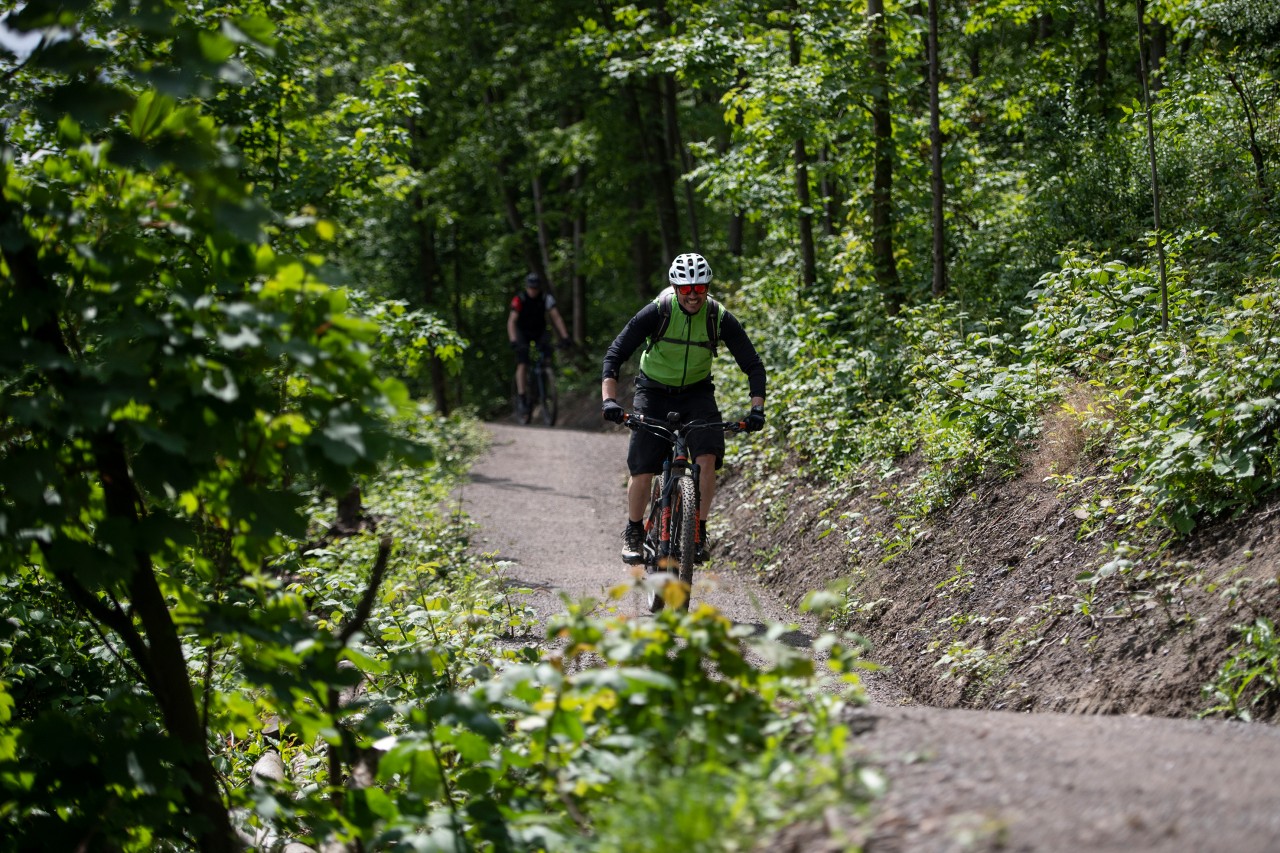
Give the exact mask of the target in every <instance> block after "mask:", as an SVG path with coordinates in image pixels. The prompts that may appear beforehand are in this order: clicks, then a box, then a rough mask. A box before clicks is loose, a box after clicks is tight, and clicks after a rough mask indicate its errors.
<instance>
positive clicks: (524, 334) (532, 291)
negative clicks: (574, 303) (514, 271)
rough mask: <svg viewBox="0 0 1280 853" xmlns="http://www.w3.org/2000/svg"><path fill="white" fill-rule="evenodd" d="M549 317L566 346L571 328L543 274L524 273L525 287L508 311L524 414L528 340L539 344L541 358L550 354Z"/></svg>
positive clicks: (508, 325) (519, 404)
mask: <svg viewBox="0 0 1280 853" xmlns="http://www.w3.org/2000/svg"><path fill="white" fill-rule="evenodd" d="M548 319H550V320H551V324H552V325H553V326H555V329H556V332H557V333H559V335H560V342H561V344H562V345H564V346H567V345H568V343H569V331H568V330H567V329H566V328H565V325H564V320H563V319H561V317H560V311H559V309H557V308H556V298H555V297H554V296H552V295H551V294H550V293H546V292H545V288H544V286H543V281H542V276H541V275H539V274H538V273H536V272H531V273H529V274H528V275H526V276H525V277H524V291H523V292H522V293H517V294H516V295H515V296H514V297H512V299H511V311H510V312H508V314H507V339H508V340H509V341H510V342H511V349H512V351H513V352H515V354H516V395H517V405H518V406H519V409H520V414H522V415H523V414H525V413H527V412H528V411H529V397H528V394H527V390H528V387H529V386H528V382H529V343H530V342H531V341H532V342H533V343H534V344H536V345H537V347H538V357H539V358H541V359H543V360H544V361H549V360H550V358H551V334H550V332H549V331H548V329H547V320H548Z"/></svg>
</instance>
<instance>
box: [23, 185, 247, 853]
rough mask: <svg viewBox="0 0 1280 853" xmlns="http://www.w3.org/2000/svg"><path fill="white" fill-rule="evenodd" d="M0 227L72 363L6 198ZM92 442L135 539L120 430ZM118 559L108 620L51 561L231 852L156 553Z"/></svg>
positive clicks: (192, 799) (195, 810) (47, 287)
mask: <svg viewBox="0 0 1280 853" xmlns="http://www.w3.org/2000/svg"><path fill="white" fill-rule="evenodd" d="M7 177H8V174H7V170H6V169H0V180H3V179H6V178H7ZM0 231H4V232H6V233H7V234H8V235H9V239H8V240H6V241H5V245H3V246H0V253H2V254H3V259H4V262H5V265H6V266H7V267H8V269H9V279H10V282H9V283H10V286H12V287H14V288H16V289H19V290H26V291H28V292H29V293H30V294H32V296H33V297H35V298H37V299H39V300H40V301H41V302H42V303H43V305H44V306H45V307H46V310H45V311H44V312H42V313H43V316H40V315H39V314H34V312H33V316H32V317H31V318H30V319H31V320H32V321H33V326H34V328H33V330H32V334H33V336H34V337H35V338H36V339H37V340H39V341H41V342H43V343H45V344H47V345H48V346H50V347H51V348H52V349H53V350H54V351H55V352H57V353H58V354H59V355H60V356H62V357H63V358H65V359H67V360H68V361H69V360H70V359H71V358H72V354H71V352H70V350H69V348H68V347H67V343H66V340H65V338H64V337H63V336H62V333H61V330H60V328H59V325H60V324H59V320H58V304H59V300H58V296H57V290H56V288H55V286H54V283H53V282H52V281H50V280H49V279H48V278H47V277H46V276H45V274H44V272H43V271H42V270H41V269H40V262H39V258H38V257H37V255H36V252H35V249H34V248H33V247H32V244H31V243H30V242H29V241H27V240H25V239H23V240H22V242H21V243H20V244H19V245H15V243H16V242H17V241H15V240H14V239H13V238H14V237H15V236H18V235H21V236H22V237H25V235H23V231H22V225H21V219H20V217H19V215H18V213H17V211H16V210H15V209H14V208H13V207H12V206H11V205H10V204H9V202H7V201H6V200H5V199H4V197H3V196H0ZM20 239H21V238H20ZM52 371H55V373H54V375H51V377H50V384H52V385H54V386H57V385H59V384H62V385H66V384H68V383H70V382H71V381H72V380H71V379H70V377H68V376H67V375H66V374H65V373H64V374H62V376H61V377H59V376H58V375H57V372H60V369H59V368H56V367H55V368H52ZM90 441H91V447H92V450H93V456H94V459H95V462H96V467H97V477H98V482H99V485H100V486H101V488H102V498H103V503H104V505H105V508H106V513H107V517H108V518H109V519H111V520H112V521H113V522H115V523H119V524H121V525H123V526H124V527H125V528H127V529H128V530H129V532H130V536H129V539H130V540H132V538H133V537H140V534H139V533H138V531H137V528H138V526H139V523H140V521H141V519H140V518H139V515H138V509H137V506H138V502H137V500H136V499H137V495H138V490H137V487H136V485H135V484H134V481H133V476H132V474H131V472H130V470H129V464H128V460H127V459H126V457H125V451H124V448H123V447H122V446H121V445H120V443H119V440H118V438H117V437H116V436H115V435H111V434H107V433H105V432H102V433H99V434H97V435H95V436H92V437H91V438H90ZM55 547H56V543H54V545H53V546H50V547H49V548H48V549H46V554H47V555H48V554H50V553H51V552H52V550H53V548H55ZM130 556H131V557H132V559H131V560H130ZM120 558H121V559H123V560H128V561H129V562H130V568H131V571H130V576H129V578H128V594H129V599H130V603H131V605H132V611H131V614H129V615H124V614H121V617H120V618H119V619H111V618H110V613H111V611H109V610H107V608H106V607H105V606H104V605H103V602H102V601H101V599H99V597H98V596H97V595H96V594H95V593H93V592H92V591H89V590H87V589H86V588H85V587H83V586H82V585H81V584H80V583H79V580H78V578H77V577H76V574H75V572H76V567H75V566H58V565H56V564H51V566H50V568H51V570H52V571H53V573H54V575H55V577H57V578H58V580H59V582H60V583H61V584H62V585H63V588H64V589H66V590H67V592H68V594H69V595H70V596H71V597H72V598H73V599H75V600H76V601H77V603H78V604H80V606H81V607H82V609H85V610H86V612H88V613H90V614H97V613H103V614H105V615H107V616H108V619H107V620H105V621H104V620H103V619H101V618H95V619H94V622H95V624H96V625H98V626H99V627H102V628H104V629H111V630H113V631H115V632H116V633H117V634H118V635H119V636H120V637H121V639H122V640H123V641H124V642H125V644H126V646H127V647H128V648H129V649H130V652H131V653H132V655H133V657H134V659H135V660H136V661H137V663H138V666H139V669H140V671H141V672H142V675H143V678H144V680H145V682H146V686H147V689H148V690H150V691H151V695H152V696H153V697H154V698H155V701H156V705H157V706H158V707H159V709H160V714H161V717H162V719H163V720H164V726H165V730H166V732H167V735H168V737H170V738H172V739H173V741H174V742H175V743H176V745H177V747H178V749H176V750H175V755H174V761H175V763H176V764H177V766H178V767H179V768H180V771H181V772H180V773H179V774H177V775H178V777H179V784H180V785H182V792H183V797H184V798H185V799H186V804H187V806H188V808H189V809H190V811H191V814H192V815H193V816H194V817H195V819H196V822H197V823H196V825H193V826H192V827H191V829H192V832H193V834H194V835H195V836H196V838H197V841H198V844H199V846H200V849H201V850H202V851H211V853H223V851H227V853H230V851H233V850H237V849H238V844H237V842H236V836H235V832H234V830H233V829H232V828H231V820H230V818H229V816H228V814H227V808H226V804H225V803H224V802H223V799H222V791H221V789H220V788H219V786H218V778H217V775H216V773H215V772H214V769H213V764H212V763H211V762H210V760H209V751H208V744H207V743H206V737H205V734H206V733H205V727H204V723H203V721H202V720H201V719H200V713H199V709H198V708H197V707H196V701H195V693H194V692H193V690H192V687H191V679H190V677H189V675H188V673H187V663H186V657H185V656H184V655H183V653H182V641H181V640H180V639H179V637H178V631H177V628H176V627H175V625H174V624H173V617H172V614H170V612H169V605H168V602H167V601H166V600H165V597H164V593H163V591H162V590H161V589H160V584H159V582H158V580H157V579H156V575H155V567H154V566H153V564H152V561H151V555H150V554H148V553H147V552H145V551H143V550H136V551H134V552H133V554H132V555H127V554H121V555H120ZM116 612H118V611H116ZM130 616H132V619H136V620H137V621H138V623H140V624H141V626H142V632H141V635H140V634H139V633H138V632H137V631H136V630H135V628H134V622H133V621H132V619H130ZM144 637H145V641H144V639H143V638H144Z"/></svg>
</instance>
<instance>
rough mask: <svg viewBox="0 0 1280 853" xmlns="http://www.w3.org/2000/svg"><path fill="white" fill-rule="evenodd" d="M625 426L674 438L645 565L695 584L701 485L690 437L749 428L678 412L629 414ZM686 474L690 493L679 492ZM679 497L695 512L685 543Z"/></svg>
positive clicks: (648, 528)
mask: <svg viewBox="0 0 1280 853" xmlns="http://www.w3.org/2000/svg"><path fill="white" fill-rule="evenodd" d="M623 425H624V426H626V427H627V428H628V429H632V430H635V429H646V430H648V431H649V432H651V433H653V434H655V435H659V436H661V437H663V438H666V439H668V440H670V441H671V453H670V455H669V456H668V457H667V459H665V460H664V461H663V463H662V489H661V491H660V492H659V493H658V495H657V496H656V498H655V499H654V500H653V503H652V504H651V506H650V510H649V512H648V513H647V514H646V518H645V543H644V565H645V568H646V570H647V571H648V572H650V573H652V572H664V571H671V570H673V569H676V570H677V572H676V573H677V574H678V575H679V576H680V579H681V580H682V581H684V582H685V583H688V584H692V582H693V559H694V555H693V554H692V553H691V549H693V548H696V544H695V543H696V537H697V536H698V535H700V531H699V527H698V525H697V523H696V522H697V520H698V519H699V518H700V504H701V501H702V487H701V466H700V465H699V464H698V463H697V461H696V460H695V459H694V458H692V454H691V453H690V451H689V437H690V435H692V434H693V433H694V432H697V431H698V430H703V429H721V430H724V431H725V432H741V431H744V430H745V429H746V424H745V422H742V421H739V422H727V421H719V422H714V423H702V422H698V421H689V422H681V419H680V413H679V412H670V413H668V414H667V419H666V421H665V422H664V421H658V420H655V419H652V418H645V417H644V416H643V415H640V414H635V413H631V414H626V415H624V417H623ZM686 477H688V479H689V481H690V482H691V485H692V488H691V489H689V488H688V487H684V488H685V489H687V491H688V493H689V494H687V495H684V494H683V493H682V492H681V491H680V490H681V486H680V485H679V484H680V483H681V482H682V481H684V480H685V478H686ZM678 498H681V499H682V500H684V501H686V502H688V503H690V504H691V506H690V510H691V511H692V512H693V513H694V524H693V538H691V540H690V541H687V542H683V543H681V542H679V541H678V539H679V535H678V533H677V525H676V524H675V520H676V519H675V517H674V510H675V508H676V505H677V499H678ZM655 521H656V524H657V527H658V529H657V531H656V538H655V535H654V531H653V529H652V526H653V524H654V523H655ZM680 521H681V522H682V524H681V525H680V526H683V523H684V522H685V519H684V518H683V517H682V518H681V519H680ZM686 535H687V534H686ZM661 601H662V599H661V597H660V596H659V597H657V598H656V599H651V600H650V608H651V609H652V610H655V611H656V610H658V609H661ZM686 601H687V599H686Z"/></svg>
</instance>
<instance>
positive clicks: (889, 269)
mask: <svg viewBox="0 0 1280 853" xmlns="http://www.w3.org/2000/svg"><path fill="white" fill-rule="evenodd" d="M867 20H868V23H869V24H870V34H869V37H868V40H867V54H868V57H869V58H870V62H871V78H872V80H871V123H872V133H873V135H874V138H875V143H874V153H873V154H872V160H873V167H872V169H873V177H872V184H871V259H872V266H873V268H874V270H875V277H876V283H877V285H878V286H879V288H880V291H881V293H883V294H884V298H885V303H886V305H887V306H888V309H889V313H891V314H897V313H898V311H899V310H900V309H901V308H902V302H903V297H902V286H901V283H900V281H899V279H898V261H897V258H896V257H895V255H894V248H893V159H894V156H895V151H894V143H893V114H892V112H891V110H890V102H889V46H888V33H887V28H886V26H885V19H884V0H867Z"/></svg>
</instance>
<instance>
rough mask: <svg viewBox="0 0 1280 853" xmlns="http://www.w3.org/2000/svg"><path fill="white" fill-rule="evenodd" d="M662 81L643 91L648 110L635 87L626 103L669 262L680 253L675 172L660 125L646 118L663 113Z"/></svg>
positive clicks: (663, 247)
mask: <svg viewBox="0 0 1280 853" xmlns="http://www.w3.org/2000/svg"><path fill="white" fill-rule="evenodd" d="M658 84H659V81H658V80H657V79H655V78H650V79H649V80H648V81H647V84H646V87H645V89H644V93H645V94H646V95H647V97H648V102H649V104H650V105H651V106H652V108H651V109H650V110H649V111H648V112H647V113H646V111H645V110H644V109H643V108H642V106H641V102H640V93H639V91H637V89H636V88H635V87H634V86H627V104H628V110H629V112H630V114H631V126H632V127H634V128H636V131H637V133H638V134H639V142H640V153H641V155H642V157H643V162H644V163H645V164H647V169H646V170H645V171H646V173H647V174H648V177H649V184H650V189H651V191H652V193H653V201H654V204H655V205H656V207H657V210H658V235H659V237H660V239H661V241H662V254H663V257H664V258H665V259H666V260H667V261H668V262H670V261H671V259H672V258H674V257H675V256H676V255H678V254H680V216H679V213H678V212H677V206H676V196H675V175H673V174H672V172H671V161H670V160H669V159H668V158H667V156H666V154H665V149H666V146H665V145H664V144H663V132H662V129H661V127H658V128H657V129H656V130H655V128H654V122H651V121H647V120H646V116H647V115H648V116H658V117H659V119H658V122H659V123H660V121H661V118H660V117H661V115H662V92H661V88H660V86H659V85H658Z"/></svg>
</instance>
